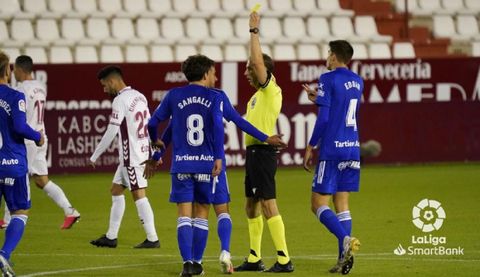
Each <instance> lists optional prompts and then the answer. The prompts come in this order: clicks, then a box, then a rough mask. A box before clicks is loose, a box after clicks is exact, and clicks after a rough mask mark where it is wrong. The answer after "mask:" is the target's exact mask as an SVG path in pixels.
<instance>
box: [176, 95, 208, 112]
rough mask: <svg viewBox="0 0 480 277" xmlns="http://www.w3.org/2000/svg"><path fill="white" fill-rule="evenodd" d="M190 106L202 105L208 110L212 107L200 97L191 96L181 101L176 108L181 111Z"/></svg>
mask: <svg viewBox="0 0 480 277" xmlns="http://www.w3.org/2000/svg"><path fill="white" fill-rule="evenodd" d="M190 104H200V105H204V106H205V107H207V108H210V106H211V105H212V102H211V101H210V100H207V99H205V98H203V97H200V96H192V97H188V98H186V99H183V100H182V102H180V103H178V107H179V108H180V109H183V108H185V106H188V105H190Z"/></svg>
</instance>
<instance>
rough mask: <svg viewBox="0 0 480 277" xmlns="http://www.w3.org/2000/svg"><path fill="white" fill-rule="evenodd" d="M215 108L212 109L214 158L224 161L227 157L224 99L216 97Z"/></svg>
mask: <svg viewBox="0 0 480 277" xmlns="http://www.w3.org/2000/svg"><path fill="white" fill-rule="evenodd" d="M214 101H215V102H214V106H213V109H212V116H213V126H214V127H213V132H214V133H213V139H214V150H213V151H214V156H215V159H216V160H218V159H223V158H224V157H225V150H224V147H223V144H224V137H225V131H224V129H223V97H221V96H220V95H218V96H217V97H215V100H214Z"/></svg>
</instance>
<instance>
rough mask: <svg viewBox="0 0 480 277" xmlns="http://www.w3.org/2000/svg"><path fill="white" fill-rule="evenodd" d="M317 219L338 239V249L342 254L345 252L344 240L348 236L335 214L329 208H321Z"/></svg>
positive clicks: (318, 210)
mask: <svg viewBox="0 0 480 277" xmlns="http://www.w3.org/2000/svg"><path fill="white" fill-rule="evenodd" d="M317 218H318V219H319V220H320V222H322V224H323V225H325V227H327V229H328V230H329V231H330V232H331V233H332V234H334V235H335V236H336V237H337V239H338V247H339V251H340V253H342V252H343V239H344V238H345V237H346V236H347V235H348V234H347V232H346V231H345V229H344V228H343V227H342V224H340V221H339V220H338V218H337V216H336V215H335V213H334V212H333V211H332V210H330V208H329V207H328V206H321V207H320V208H318V209H317Z"/></svg>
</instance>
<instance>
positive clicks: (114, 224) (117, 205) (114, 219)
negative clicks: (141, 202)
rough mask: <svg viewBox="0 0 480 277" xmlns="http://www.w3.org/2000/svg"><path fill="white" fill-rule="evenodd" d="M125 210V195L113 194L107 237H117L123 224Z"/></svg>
mask: <svg viewBox="0 0 480 277" xmlns="http://www.w3.org/2000/svg"><path fill="white" fill-rule="evenodd" d="M124 212H125V195H118V196H112V208H111V210H110V224H109V226H108V231H107V238H108V239H116V238H117V237H118V231H119V230H120V225H121V224H122V218H123V213H124Z"/></svg>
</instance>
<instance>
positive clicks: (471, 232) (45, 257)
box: [1, 163, 480, 276]
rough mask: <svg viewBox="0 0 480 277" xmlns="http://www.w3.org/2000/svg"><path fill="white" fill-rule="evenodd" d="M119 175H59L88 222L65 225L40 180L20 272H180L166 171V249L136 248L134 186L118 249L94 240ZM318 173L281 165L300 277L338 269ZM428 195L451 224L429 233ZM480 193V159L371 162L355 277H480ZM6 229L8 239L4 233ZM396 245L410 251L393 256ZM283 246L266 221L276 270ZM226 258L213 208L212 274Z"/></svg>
mask: <svg viewBox="0 0 480 277" xmlns="http://www.w3.org/2000/svg"><path fill="white" fill-rule="evenodd" d="M227 174H228V178H229V185H230V191H231V196H232V202H231V208H230V209H231V210H230V212H231V215H232V220H233V234H232V243H231V253H232V255H233V262H234V265H238V264H239V263H241V262H242V261H243V258H244V257H245V256H246V255H247V254H248V251H249V246H248V229H247V221H246V218H245V213H244V208H243V206H244V198H243V196H244V193H243V171H242V170H228V173H227ZM112 177H113V172H112V173H92V174H88V175H87V174H85V175H53V176H50V178H51V179H52V180H53V181H54V182H56V183H57V184H59V185H60V186H61V187H62V188H63V189H64V190H65V193H66V194H67V196H68V197H69V198H70V200H71V202H72V203H73V204H74V206H75V207H76V208H77V209H78V210H79V211H80V212H81V214H82V218H81V221H80V222H79V223H77V224H76V225H74V227H73V228H72V229H70V230H66V231H62V230H60V228H59V227H60V224H61V223H62V222H63V212H62V211H61V210H60V209H59V208H58V207H57V206H56V205H55V204H54V203H53V202H52V201H51V200H50V199H49V198H48V197H47V196H46V195H45V194H44V193H43V192H42V191H40V190H39V189H37V188H35V187H34V185H33V184H32V189H31V193H32V205H33V206H32V209H31V213H30V217H29V221H28V225H27V228H26V231H25V235H24V238H23V240H22V241H21V243H20V245H19V247H18V248H17V250H16V251H15V252H14V254H13V257H12V262H13V264H14V269H15V271H16V273H17V275H18V276H178V274H179V272H180V271H181V258H180V254H179V251H178V248H177V240H176V217H177V215H176V207H175V205H174V204H171V203H169V202H168V194H169V191H170V181H169V175H168V174H167V173H163V172H162V173H158V174H157V175H156V176H155V177H154V178H153V179H152V180H151V181H150V186H149V189H148V198H149V200H150V203H151V205H152V208H153V210H154V213H155V221H156V228H157V232H158V236H159V238H160V243H161V248H160V249H133V248H132V247H133V246H134V245H136V244H138V243H140V242H142V241H143V240H144V239H145V233H144V231H143V228H142V226H141V225H140V222H139V219H138V216H137V214H136V208H135V205H134V203H133V201H132V200H131V199H132V198H131V195H130V194H129V193H128V194H127V197H126V211H125V215H124V217H123V223H122V227H121V229H120V234H119V237H118V247H117V248H115V249H104V248H96V247H94V246H92V245H90V243H89V241H90V240H92V239H96V238H98V237H99V236H100V235H102V234H104V233H105V232H106V230H107V227H108V217H109V213H110V205H111V197H110V193H109V189H110V184H111V180H112ZM311 178H312V175H311V174H308V173H306V172H305V171H303V170H301V169H299V168H296V169H287V168H280V169H279V171H278V173H277V183H278V190H277V197H278V203H279V208H280V213H281V215H282V217H283V220H284V223H285V229H286V237H287V244H288V249H289V252H290V255H291V256H292V261H293V263H294V266H295V272H294V273H292V274H290V275H291V276H331V275H332V274H330V273H328V272H327V270H328V269H329V268H330V267H331V266H332V265H333V264H334V263H335V261H336V252H337V250H336V240H335V239H334V237H333V235H332V234H330V233H329V232H328V231H327V230H326V229H325V227H324V226H323V225H321V224H320V222H319V221H318V220H317V219H316V218H315V216H314V215H313V214H312V213H311V212H310V186H311V185H310V184H311ZM422 199H433V200H436V201H438V202H440V203H441V208H443V210H444V211H445V214H446V216H445V218H444V219H443V225H441V226H440V227H439V228H438V224H437V225H436V226H437V229H438V230H435V231H433V232H429V233H426V232H423V231H422V230H420V229H419V228H417V227H416V226H415V225H414V224H413V223H412V209H413V207H414V206H416V205H417V204H418V203H419V202H420V201H421V200H422ZM479 199H480V164H479V163H467V164H435V165H409V166H365V167H364V169H363V170H362V175H361V187H360V192H359V193H355V194H353V195H352V196H351V207H350V210H351V213H352V218H353V235H354V236H356V237H358V238H359V239H360V241H361V243H362V246H361V248H360V252H359V253H358V255H357V256H356V259H355V265H354V268H353V270H352V271H351V273H350V275H352V276H402V275H403V276H479V275H478V274H479V273H478V272H479V271H480V235H479V231H480V228H479V227H480V214H479V208H480V204H479ZM437 208H438V207H437ZM433 211H434V212H433V215H434V216H435V215H437V213H435V209H433ZM430 214H432V213H430ZM426 215H427V213H422V219H423V221H424V222H425V224H430V223H434V222H435V218H433V219H431V220H430V221H428V220H427V219H429V217H428V216H426ZM437 219H438V218H437ZM1 232H2V241H3V236H4V235H3V233H4V232H5V231H4V230H3V231H1ZM395 249H397V251H396V252H397V254H403V255H397V254H394V250H395ZM442 249H443V250H442ZM402 250H404V251H402ZM452 251H454V252H455V253H454V252H452ZM462 252H463V255H462ZM275 253H276V251H275V250H274V247H273V242H272V240H271V238H270V234H269V230H268V226H267V224H266V223H265V229H264V234H263V245H262V255H263V260H264V262H265V264H266V266H267V267H269V266H271V265H272V264H273V262H274V261H275ZM441 254H456V255H441ZM218 255H219V241H218V237H217V234H216V219H215V216H214V212H213V211H212V212H211V216H210V234H209V241H208V245H207V249H206V252H205V260H204V268H205V272H206V273H205V274H206V275H207V276H222V274H220V269H219V264H218ZM234 274H235V275H237V276H243V275H245V276H253V275H258V274H260V275H261V274H266V273H244V272H238V273H234Z"/></svg>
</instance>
